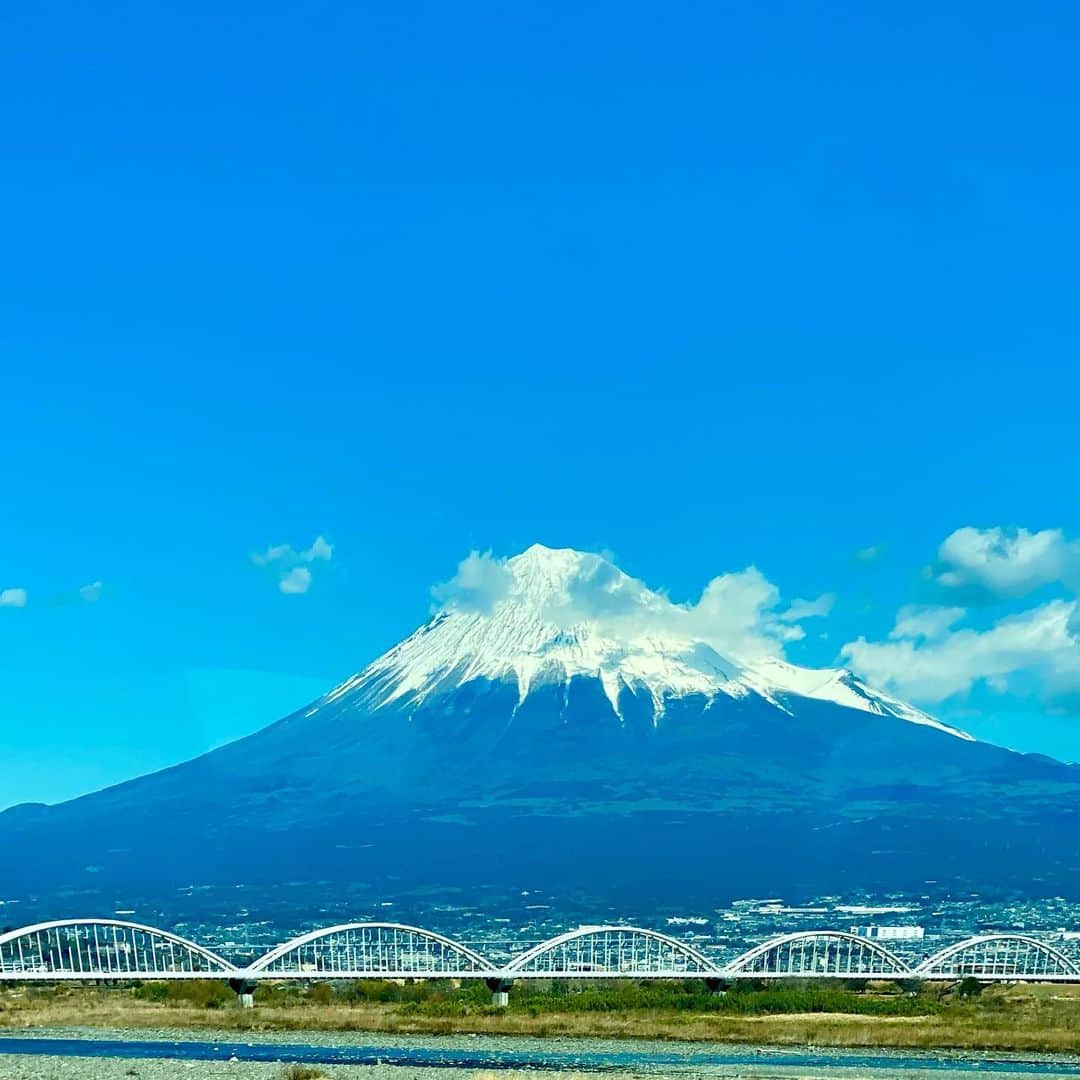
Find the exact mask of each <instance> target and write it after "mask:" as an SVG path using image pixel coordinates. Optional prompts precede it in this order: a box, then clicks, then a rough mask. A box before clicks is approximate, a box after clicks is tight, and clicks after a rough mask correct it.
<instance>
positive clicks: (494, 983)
mask: <svg viewBox="0 0 1080 1080" xmlns="http://www.w3.org/2000/svg"><path fill="white" fill-rule="evenodd" d="M484 984H485V985H486V986H487V988H488V989H489V990H490V991H491V1004H492V1005H494V1006H495V1007H496V1008H498V1009H505V1008H506V1006H507V1005H509V1004H510V987H511V986H513V985H514V980H513V979H499V978H490V979H485V980H484Z"/></svg>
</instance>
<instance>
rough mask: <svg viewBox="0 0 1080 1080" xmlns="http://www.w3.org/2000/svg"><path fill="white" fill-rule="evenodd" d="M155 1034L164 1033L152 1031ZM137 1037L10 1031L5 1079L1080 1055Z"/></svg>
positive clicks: (287, 1078) (777, 1078)
mask: <svg viewBox="0 0 1080 1080" xmlns="http://www.w3.org/2000/svg"><path fill="white" fill-rule="evenodd" d="M150 1034H153V1036H154V1037H153V1038H148V1037H146V1035H150ZM146 1035H140V1036H139V1037H132V1036H130V1035H129V1034H128V1033H125V1032H106V1031H93V1030H82V1031H78V1030H74V1029H73V1030H68V1031H55V1032H49V1033H44V1032H42V1033H38V1034H37V1035H35V1036H34V1037H32V1038H24V1037H22V1036H21V1035H19V1034H18V1033H15V1032H11V1031H9V1032H6V1033H0V1077H3V1080H116V1078H119V1077H143V1078H144V1080H173V1078H175V1077H180V1076H184V1077H188V1078H190V1077H192V1076H199V1077H203V1076H209V1077H218V1076H222V1077H223V1076H228V1077H230V1078H231V1080H319V1078H323V1077H325V1078H327V1080H346V1078H349V1080H412V1078H415V1080H420V1078H421V1077H424V1080H427V1078H428V1077H430V1076H431V1075H432V1072H433V1070H437V1071H438V1072H437V1075H438V1077H439V1078H440V1080H465V1078H468V1080H496V1078H498V1080H525V1078H526V1077H527V1078H528V1080H556V1078H558V1080H585V1078H587V1077H591V1076H596V1075H599V1074H603V1075H606V1076H614V1077H617V1078H619V1080H657V1078H659V1077H681V1078H685V1080H692V1078H699V1080H735V1078H746V1080H750V1078H753V1080H917V1078H918V1080H960V1078H962V1077H963V1078H965V1080H966V1078H970V1077H972V1076H988V1075H993V1076H994V1077H995V1078H997V1080H1020V1078H1027V1080H1030V1078H1033V1077H1037V1078H1040V1080H1077V1078H1078V1077H1080V1058H1077V1057H1073V1058H1071V1059H1068V1058H1052V1057H1048V1056H1038V1055H1027V1056H1017V1055H1011V1056H1010V1055H1000V1054H997V1055H994V1054H974V1053H972V1054H940V1053H939V1054H926V1053H921V1054H919V1053H897V1052H885V1051H876V1052H872V1053H868V1052H852V1051H829V1050H807V1049H804V1050H801V1051H778V1050H762V1049H760V1048H754V1047H728V1046H722V1045H717V1044H696V1045H688V1044H671V1043H657V1042H638V1041H628V1040H595V1039H592V1040H574V1039H523V1038H516V1039H515V1038H491V1037H483V1036H468V1037H431V1036H399V1037H396V1038H391V1037H384V1038H382V1039H378V1038H376V1039H371V1038H363V1037H359V1036H348V1035H338V1036H329V1037H326V1038H325V1039H320V1041H315V1040H311V1041H297V1040H296V1039H295V1038H289V1037H287V1036H247V1037H244V1038H243V1039H242V1040H238V1039H232V1040H230V1039H228V1038H222V1039H219V1040H211V1041H205V1040H201V1039H200V1038H199V1037H198V1036H195V1035H193V1034H191V1033H188V1034H187V1035H186V1036H185V1037H182V1038H178V1039H171V1038H169V1037H168V1035H167V1033H163V1032H157V1033H146Z"/></svg>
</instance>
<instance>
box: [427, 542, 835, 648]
mask: <svg viewBox="0 0 1080 1080" xmlns="http://www.w3.org/2000/svg"><path fill="white" fill-rule="evenodd" d="M553 554H555V555H556V556H561V555H562V554H566V555H567V556H568V557H567V559H566V561H565V563H564V565H563V567H562V569H561V570H560V572H559V581H558V585H557V587H555V588H553V589H551V590H549V591H548V592H547V593H546V595H545V599H544V602H543V608H542V614H543V617H544V618H545V620H546V621H548V622H549V623H551V624H552V625H553V626H555V627H557V628H558V629H560V630H571V629H573V628H574V627H577V626H580V625H581V624H583V623H590V624H592V625H593V626H595V627H596V628H597V629H598V631H599V632H600V633H601V634H604V635H607V636H611V637H613V638H616V639H619V638H634V637H637V636H643V635H658V636H668V637H673V638H680V639H684V640H688V641H697V642H702V643H705V644H708V645H710V646H712V648H714V649H715V650H716V651H717V652H719V653H721V654H722V655H726V656H729V657H732V658H735V659H753V658H760V657H764V656H776V655H781V654H782V653H783V651H784V646H785V644H786V643H788V642H792V641H798V640H800V639H801V638H803V637H804V636H805V632H804V630H803V628H802V627H801V626H800V625H799V622H800V621H801V620H802V619H805V618H810V617H814V616H821V615H824V614H826V613H827V612H828V611H829V610H831V608H832V603H833V597H832V596H831V595H830V594H826V595H824V596H821V597H818V599H817V600H797V601H795V602H794V603H793V604H792V605H790V606H789V607H787V608H784V607H783V606H782V604H781V595H780V590H779V589H778V588H777V586H776V585H774V584H773V583H772V582H771V581H769V579H768V578H767V577H765V575H764V574H763V573H762V572H761V571H760V570H758V568H757V567H755V566H748V567H747V568H746V569H744V570H739V571H736V572H733V573H727V574H720V575H718V576H717V577H714V578H713V579H712V580H711V581H709V582H708V584H707V585H706V586H705V588H704V589H703V590H702V593H701V595H700V597H699V598H698V599H697V600H696V601H693V602H686V603H680V602H676V601H673V600H671V599H670V598H669V597H668V596H666V595H665V594H664V593H663V592H659V591H656V590H652V589H650V588H649V587H648V586H646V585H645V584H644V583H643V582H641V581H638V580H637V579H636V578H632V577H630V576H629V575H627V574H624V573H623V572H622V571H621V570H619V569H618V568H617V567H615V566H613V565H612V564H611V563H610V562H608V561H607V560H606V559H604V558H603V557H602V556H600V555H594V554H589V553H553ZM519 565H520V564H518V563H517V562H516V561H515V560H513V559H504V558H499V557H496V556H494V555H492V553H491V552H490V551H489V552H478V551H473V552H471V553H470V554H469V555H468V556H467V557H466V558H465V559H463V560H462V561H461V563H459V565H458V569H457V573H456V574H455V575H454V577H453V578H451V579H450V581H447V582H444V583H443V584H441V585H437V586H435V588H434V589H433V590H432V595H433V597H434V599H435V601H436V608H437V609H438V610H444V611H447V610H457V611H468V612H476V613H479V614H485V615H486V614H490V613H491V612H492V611H493V610H494V609H495V607H496V606H497V605H498V604H500V603H502V602H503V601H509V602H513V600H514V597H515V595H516V593H517V592H518V591H519V590H520V589H522V588H528V586H527V584H524V583H523V582H521V581H519V579H518V578H517V576H516V575H515V572H514V569H515V566H519Z"/></svg>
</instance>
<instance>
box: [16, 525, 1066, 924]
mask: <svg viewBox="0 0 1080 1080" xmlns="http://www.w3.org/2000/svg"><path fill="white" fill-rule="evenodd" d="M707 601H708V602H707ZM727 614H728V612H727V609H726V608H725V604H724V598H723V597H722V596H712V597H708V596H707V597H706V598H703V600H702V602H701V604H699V605H695V606H690V605H677V604H673V603H672V602H671V601H670V600H669V599H668V598H667V597H665V596H664V595H663V594H661V593H656V592H654V591H652V590H650V589H648V588H647V587H646V586H645V585H643V584H642V583H641V582H640V581H637V580H635V579H634V578H632V577H629V576H628V575H626V574H624V573H623V572H622V571H620V570H619V569H618V568H616V567H615V566H614V565H612V563H611V562H609V561H608V560H606V559H604V558H602V557H601V556H598V555H591V554H586V553H582V552H577V551H571V550H552V549H549V548H545V547H541V546H534V547H532V548H529V549H528V550H527V551H525V552H523V553H522V554H520V555H518V556H516V557H514V558H512V559H509V560H506V561H505V562H492V563H490V565H488V566H487V567H486V569H485V573H484V574H482V575H478V576H477V577H476V579H475V580H471V581H466V582H464V583H462V584H460V587H458V588H457V589H456V590H455V591H454V593H453V595H450V596H447V597H446V598H445V600H444V603H443V606H442V607H441V609H440V610H439V612H438V613H437V614H435V615H434V616H433V617H432V618H431V619H430V621H428V622H427V623H425V624H424V625H423V626H421V627H420V628H419V629H418V630H416V631H415V632H414V633H413V634H412V635H410V636H409V637H408V638H406V639H405V640H404V641H402V642H401V643H400V644H398V645H396V646H395V647H394V648H392V649H390V650H389V652H387V653H385V654H384V655H383V656H381V657H379V658H378V659H376V660H375V661H374V662H373V663H371V664H369V665H368V666H367V667H365V668H364V669H363V670H361V671H360V672H358V673H357V674H355V675H353V676H352V677H350V678H348V679H346V680H345V681H344V682H342V683H341V684H340V685H339V686H337V687H335V688H334V689H332V690H330V691H329V692H328V693H327V694H325V695H324V696H323V697H322V698H320V699H318V700H317V701H315V702H313V703H312V704H311V705H310V706H308V707H307V708H305V709H302V710H300V711H299V712H297V713H295V714H293V715H291V716H288V717H286V718H285V719H283V720H280V721H278V722H277V723H275V724H271V725H270V726H269V727H267V728H264V729H263V730H261V731H259V732H257V733H256V734H254V735H251V736H248V737H247V738H244V739H241V740H239V741H237V742H234V743H231V744H229V745H227V746H224V747H221V748H220V749H217V750H214V751H212V752H210V753H208V754H205V755H203V756H201V757H199V758H196V759H194V760H192V761H189V762H186V763H184V764H181V765H178V766H175V767H173V768H170V769H166V770H164V771H162V772H158V773H154V774H151V775H148V776H144V777H141V778H139V779H136V780H132V781H129V782H127V783H124V784H120V785H117V786H115V787H112V788H108V789H106V790H104V791H101V792H97V793H95V794H93V795H88V796H85V797H83V798H80V799H75V800H72V801H70V802H67V803H63V804H60V805H57V806H41V805H36V804H35V805H23V806H18V807H14V808H12V809H11V810H9V811H7V812H6V813H3V814H0V848H2V850H3V851H4V853H5V859H4V867H5V869H4V877H5V882H4V886H5V888H4V891H5V892H6V893H8V894H9V895H14V894H16V893H19V892H23V893H27V894H32V893H47V892H55V893H60V892H62V891H65V890H78V889H95V890H105V889H108V890H113V891H117V890H121V889H131V888H139V889H141V890H142V891H143V892H144V893H145V892H148V891H152V890H153V889H156V888H161V889H169V888H175V887H176V886H178V885H183V884H186V883H190V882H207V883H217V884H228V883H234V882H245V883H249V884H258V883H263V884H266V885H269V884H271V883H273V882H277V881H280V880H283V879H285V880H290V881H301V880H303V881H313V882H314V881H330V880H332V881H342V882H348V881H364V882H366V883H382V884H383V885H385V886H386V887H388V888H398V889H401V888H425V889H433V888H434V889H439V888H446V889H451V888H453V889H469V888H475V887H481V886H493V885H495V886H505V887H506V888H521V887H524V886H540V887H543V888H546V889H548V890H551V891H553V892H555V893H559V892H562V893H568V892H570V891H577V892H578V893H587V894H589V895H592V896H601V897H605V898H607V899H608V900H610V902H612V903H621V902H628V901H631V900H641V899H646V898H647V899H650V900H657V899H666V900H668V901H670V902H688V901H692V900H697V899H703V900H704V899H716V900H719V899H722V898H724V897H732V896H735V895H749V894H758V895H761V894H769V895H777V894H782V893H784V892H788V891H822V890H825V891H832V892H839V891H841V890H842V889H850V888H854V887H864V888H868V889H873V888H897V889H912V888H919V887H921V886H922V884H923V883H924V882H925V881H927V880H928V879H932V880H936V881H938V882H941V883H953V884H955V885H956V886H957V887H960V886H963V887H971V888H978V889H1005V890H1012V891H1021V892H1030V891H1032V890H1033V889H1036V890H1037V891H1039V892H1045V891H1047V890H1054V891H1056V892H1058V893H1064V894H1077V895H1080V841H1078V838H1077V830H1076V814H1077V810H1078V808H1080V769H1078V768H1076V767H1074V766H1070V765H1065V764H1062V763H1060V762H1056V761H1053V760H1051V759H1049V758H1045V757H1041V756H1037V755H1024V754H1018V753H1014V752H1012V751H1009V750H1006V749H1003V748H1001V747H997V746H993V745H990V744H988V743H983V742H979V741H977V740H975V739H973V738H971V736H969V735H967V734H965V733H964V732H961V731H958V730H956V729H954V728H952V727H949V726H948V725H946V724H943V723H941V722H940V721H938V720H937V719H935V718H934V717H932V716H930V715H929V714H927V713H925V712H923V711H921V710H919V709H917V708H915V707H913V706H911V705H908V704H906V703H904V702H902V701H899V700H897V699H895V698H894V697H892V696H890V695H888V694H884V693H881V692H879V691H877V690H875V689H873V688H872V687H870V686H867V685H866V684H865V683H863V682H862V681H861V680H860V679H859V678H857V677H856V676H855V675H854V674H852V673H851V672H850V671H845V670H833V669H825V670H810V669H806V668H800V667H796V666H794V665H792V664H789V663H786V662H785V661H783V660H781V659H779V658H778V651H777V650H773V651H769V650H754V651H751V652H750V654H749V655H733V654H729V652H730V650H727V649H726V648H725V647H724V640H725V635H724V633H723V626H724V619H725V617H726V615H727ZM718 627H719V628H720V629H719V630H718ZM778 632H782V628H781V630H778ZM1033 881H1034V882H1035V884H1034V885H1033Z"/></svg>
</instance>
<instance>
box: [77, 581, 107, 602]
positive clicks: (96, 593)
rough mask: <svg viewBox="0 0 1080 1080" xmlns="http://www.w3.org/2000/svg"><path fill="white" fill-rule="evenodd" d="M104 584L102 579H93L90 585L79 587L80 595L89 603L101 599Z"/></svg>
mask: <svg viewBox="0 0 1080 1080" xmlns="http://www.w3.org/2000/svg"><path fill="white" fill-rule="evenodd" d="M104 587H105V586H104V585H102V583H101V582H100V581H92V582H90V584H89V585H83V586H82V588H80V589H79V596H80V597H82V599H83V600H85V601H86V602H87V603H88V604H92V603H94V601H96V600H100V599H101V593H102V590H103V589H104Z"/></svg>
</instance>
